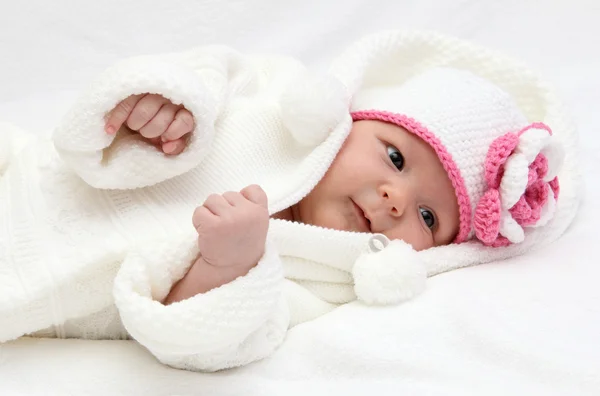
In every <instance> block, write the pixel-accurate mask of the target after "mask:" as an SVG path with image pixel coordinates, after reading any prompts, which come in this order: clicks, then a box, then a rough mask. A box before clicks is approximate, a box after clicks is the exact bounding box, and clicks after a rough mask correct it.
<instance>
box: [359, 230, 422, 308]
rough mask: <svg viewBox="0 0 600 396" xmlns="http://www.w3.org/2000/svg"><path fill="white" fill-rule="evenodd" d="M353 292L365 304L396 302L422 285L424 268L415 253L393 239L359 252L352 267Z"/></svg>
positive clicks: (420, 289) (412, 293) (407, 246)
mask: <svg viewBox="0 0 600 396" xmlns="http://www.w3.org/2000/svg"><path fill="white" fill-rule="evenodd" d="M352 275H353V277H354V292H355V293H356V296H357V297H358V299H359V300H361V301H363V302H364V303H366V304H381V305H384V304H397V303H399V302H402V301H405V300H409V299H411V298H413V297H415V296H416V295H418V294H420V293H421V292H422V291H423V290H424V289H425V280H426V278H427V272H426V270H425V265H424V263H423V262H422V261H421V259H420V257H419V255H418V253H417V252H416V251H415V250H414V249H413V248H412V247H411V246H410V245H408V244H407V243H405V242H403V241H400V240H394V241H391V242H390V243H389V244H388V246H387V247H386V248H384V249H383V250H381V251H379V252H376V253H366V254H363V255H361V256H360V257H359V258H358V259H357V260H356V263H355V264H354V268H353V269H352Z"/></svg>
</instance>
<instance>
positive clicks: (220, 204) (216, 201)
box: [203, 194, 231, 216]
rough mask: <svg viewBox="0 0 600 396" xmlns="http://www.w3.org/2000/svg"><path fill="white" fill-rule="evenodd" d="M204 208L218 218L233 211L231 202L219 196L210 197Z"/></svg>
mask: <svg viewBox="0 0 600 396" xmlns="http://www.w3.org/2000/svg"><path fill="white" fill-rule="evenodd" d="M203 206H204V207H205V208H207V209H208V210H210V211H211V212H212V213H213V214H215V215H217V216H222V215H224V214H226V213H227V212H229V210H231V205H230V204H229V202H227V200H226V199H225V198H223V196H221V195H219V194H211V195H209V196H208V198H206V201H204V205H203Z"/></svg>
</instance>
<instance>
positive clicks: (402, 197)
mask: <svg viewBox="0 0 600 396" xmlns="http://www.w3.org/2000/svg"><path fill="white" fill-rule="evenodd" d="M380 194H381V197H382V198H383V201H384V202H385V205H386V206H387V211H388V212H389V214H390V215H391V216H392V217H402V215H403V214H404V212H405V211H406V208H407V206H408V205H409V201H410V196H411V193H410V191H409V189H407V188H405V187H402V186H399V185H388V186H384V187H382V188H381V190H380Z"/></svg>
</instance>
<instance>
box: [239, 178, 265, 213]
mask: <svg viewBox="0 0 600 396" xmlns="http://www.w3.org/2000/svg"><path fill="white" fill-rule="evenodd" d="M240 193H241V194H242V195H243V196H244V197H246V199H248V200H249V201H250V202H254V203H255V204H257V205H260V206H262V207H263V208H268V204H269V199H268V198H267V194H266V193H265V191H264V190H263V189H262V188H261V187H260V186H259V185H257V184H252V185H250V186H248V187H246V188H244V189H243V190H242V191H240Z"/></svg>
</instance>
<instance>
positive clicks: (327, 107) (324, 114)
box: [280, 72, 349, 147]
mask: <svg viewBox="0 0 600 396" xmlns="http://www.w3.org/2000/svg"><path fill="white" fill-rule="evenodd" d="M280 101H281V117H282V120H283V124H284V125H285V127H286V128H287V129H288V130H289V131H290V133H291V134H292V136H293V137H294V139H295V140H296V141H298V143H300V144H302V145H304V146H309V147H312V146H316V145H318V144H320V143H322V142H323V141H324V140H325V139H326V138H327V136H328V135H329V133H330V132H331V131H332V130H333V129H334V128H335V126H336V125H337V124H339V123H340V122H341V121H342V120H343V119H344V116H346V115H348V113H349V98H348V95H347V94H346V90H345V89H344V87H343V85H342V84H341V83H340V82H339V81H338V80H337V79H335V78H333V77H329V78H317V77H315V76H313V75H312V74H310V73H309V72H304V73H302V74H300V75H299V76H298V77H297V78H296V79H294V80H293V81H291V82H290V83H289V85H288V86H287V87H286V89H285V90H284V91H283V93H282V94H281V98H280Z"/></svg>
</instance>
